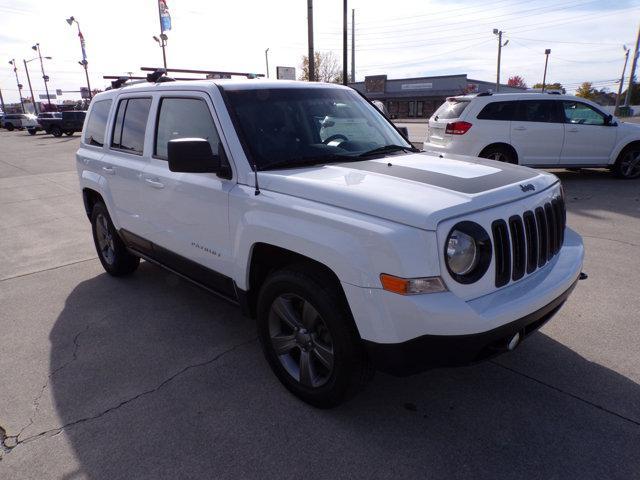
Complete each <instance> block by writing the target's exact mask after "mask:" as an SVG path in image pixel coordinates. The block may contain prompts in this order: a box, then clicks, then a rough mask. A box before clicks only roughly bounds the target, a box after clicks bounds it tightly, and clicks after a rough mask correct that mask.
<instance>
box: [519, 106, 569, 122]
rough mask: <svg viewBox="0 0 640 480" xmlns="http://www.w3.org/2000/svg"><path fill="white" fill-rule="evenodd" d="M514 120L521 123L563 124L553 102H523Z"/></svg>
mask: <svg viewBox="0 0 640 480" xmlns="http://www.w3.org/2000/svg"><path fill="white" fill-rule="evenodd" d="M518 104H519V105H518V111H517V113H516V118H515V119H514V120H519V121H521V122H546V123H562V120H561V119H560V116H559V115H558V111H557V105H556V102H555V101H553V100H522V101H520V102H518Z"/></svg>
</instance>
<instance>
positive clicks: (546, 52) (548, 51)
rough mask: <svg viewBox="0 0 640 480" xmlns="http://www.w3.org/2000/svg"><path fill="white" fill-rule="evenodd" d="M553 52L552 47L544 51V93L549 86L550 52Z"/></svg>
mask: <svg viewBox="0 0 640 480" xmlns="http://www.w3.org/2000/svg"><path fill="white" fill-rule="evenodd" d="M550 53H551V49H550V48H547V49H546V50H545V51H544V54H545V59H544V74H543V75H542V93H544V89H545V88H546V86H547V65H548V64H549V54H550Z"/></svg>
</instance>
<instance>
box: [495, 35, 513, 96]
mask: <svg viewBox="0 0 640 480" xmlns="http://www.w3.org/2000/svg"><path fill="white" fill-rule="evenodd" d="M503 33H504V32H503V31H502V30H498V29H497V28H494V29H493V34H494V35H497V36H498V67H497V72H496V93H497V92H499V91H500V61H501V58H502V47H506V46H507V44H508V43H509V40H507V41H506V42H504V43H502V34H503Z"/></svg>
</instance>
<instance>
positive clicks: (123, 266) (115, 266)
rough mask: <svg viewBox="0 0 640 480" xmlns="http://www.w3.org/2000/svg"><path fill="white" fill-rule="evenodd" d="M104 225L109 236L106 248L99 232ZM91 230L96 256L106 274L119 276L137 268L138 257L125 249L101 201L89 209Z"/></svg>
mask: <svg viewBox="0 0 640 480" xmlns="http://www.w3.org/2000/svg"><path fill="white" fill-rule="evenodd" d="M105 224H106V225H105ZM105 226H106V231H107V233H108V238H109V242H108V243H109V246H108V248H105V247H104V246H103V245H104V244H102V245H101V242H102V241H103V240H104V237H103V236H102V233H101V232H102V228H104V227H105ZM91 231H92V233H93V242H94V244H95V246H96V252H98V258H99V259H100V263H102V266H103V267H104V269H105V270H106V271H107V273H108V274H110V275H113V276H114V277H121V276H124V275H129V274H131V273H133V272H134V271H135V270H136V268H138V265H139V264H140V259H139V258H138V257H136V256H135V255H131V254H130V253H129V251H128V250H127V249H126V247H125V245H124V243H123V241H122V239H121V238H120V236H119V235H118V232H117V231H116V229H115V227H114V226H113V222H112V221H111V217H110V216H109V212H108V211H107V207H106V206H105V205H104V203H102V202H98V203H96V204H95V205H94V206H93V210H92V211H91Z"/></svg>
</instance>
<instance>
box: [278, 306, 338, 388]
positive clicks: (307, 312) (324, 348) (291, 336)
mask: <svg viewBox="0 0 640 480" xmlns="http://www.w3.org/2000/svg"><path fill="white" fill-rule="evenodd" d="M269 337H270V339H271V345H272V347H273V349H274V351H275V353H276V355H277V356H278V360H280V363H281V364H282V366H283V367H284V369H285V370H286V371H287V373H288V374H289V375H291V377H293V379H294V380H296V381H298V382H300V383H301V384H302V385H304V386H306V387H312V388H317V387H320V386H322V385H324V384H325V383H327V381H328V380H329V378H330V377H331V374H332V372H333V365H334V352H333V340H332V339H331V334H330V333H329V329H328V328H327V326H326V324H325V323H324V321H323V320H322V317H321V316H320V314H319V313H318V311H317V310H316V309H315V308H314V307H313V306H312V305H311V303H309V302H308V301H307V300H305V299H303V298H302V297H299V296H298V295H294V294H292V293H287V294H282V295H280V296H279V297H277V298H276V299H275V300H274V301H273V303H272V304H271V309H270V310H269Z"/></svg>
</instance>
